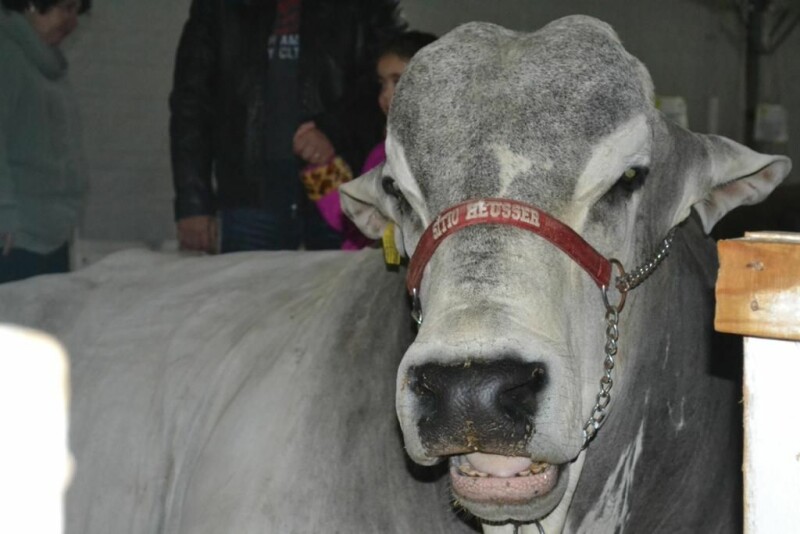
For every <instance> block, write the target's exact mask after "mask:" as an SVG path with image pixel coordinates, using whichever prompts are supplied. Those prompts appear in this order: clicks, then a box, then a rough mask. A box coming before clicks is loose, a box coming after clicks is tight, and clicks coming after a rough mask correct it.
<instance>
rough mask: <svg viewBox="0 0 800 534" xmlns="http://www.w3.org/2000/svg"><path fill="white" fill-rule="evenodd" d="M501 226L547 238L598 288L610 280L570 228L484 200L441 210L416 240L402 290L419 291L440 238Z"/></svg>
mask: <svg viewBox="0 0 800 534" xmlns="http://www.w3.org/2000/svg"><path fill="white" fill-rule="evenodd" d="M476 224H504V225H509V226H516V227H517V228H522V229H523V230H528V231H529V232H533V233H534V234H536V235H539V236H541V237H543V238H545V239H547V240H548V241H549V242H550V243H552V244H553V245H555V246H556V247H558V248H559V249H561V250H562V251H563V252H564V253H566V254H567V256H569V257H570V258H572V260H573V261H575V263H577V264H578V265H580V266H581V267H582V268H583V270H585V271H586V272H587V273H588V274H589V276H590V277H591V278H592V280H594V282H595V284H597V285H598V286H599V287H601V288H602V287H603V286H608V284H609V281H610V280H611V263H610V262H609V260H607V259H606V258H605V257H604V256H603V255H602V254H600V253H599V252H597V251H596V250H595V249H594V248H593V247H592V246H591V245H590V244H589V243H587V242H586V241H584V239H583V238H582V237H581V236H579V235H578V234H577V233H575V231H574V230H572V228H570V227H569V226H567V225H565V224H564V223H562V222H561V221H559V220H558V219H556V218H554V217H552V216H550V215H548V214H547V213H546V212H544V211H542V210H540V209H538V208H536V207H534V206H532V205H530V204H526V203H525V202H520V201H517V200H511V199H503V198H484V199H479V200H469V201H467V202H462V203H461V204H457V205H455V206H453V207H451V208H448V209H446V210H444V211H443V212H442V213H440V214H439V215H438V216H437V217H436V219H435V220H434V221H433V222H432V223H431V225H430V226H428V228H426V229H425V232H424V233H423V234H422V237H421V238H420V240H419V244H418V245H417V249H416V250H415V251H414V255H413V256H412V258H411V261H410V263H409V266H408V275H407V277H406V289H407V290H408V292H409V294H413V291H414V290H415V289H416V290H419V286H420V283H421V282H422V273H423V271H424V270H425V266H426V265H427V264H428V262H429V261H430V259H431V257H432V256H433V253H434V252H435V251H436V249H437V248H438V246H439V244H440V243H441V242H442V241H444V239H445V238H446V237H447V236H449V235H452V234H454V233H456V232H458V231H460V230H463V229H464V228H467V227H468V226H474V225H476Z"/></svg>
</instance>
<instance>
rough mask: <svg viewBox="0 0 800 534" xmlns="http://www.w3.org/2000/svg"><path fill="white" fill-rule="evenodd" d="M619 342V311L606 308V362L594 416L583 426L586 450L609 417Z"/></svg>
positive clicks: (611, 307)
mask: <svg viewBox="0 0 800 534" xmlns="http://www.w3.org/2000/svg"><path fill="white" fill-rule="evenodd" d="M618 340H619V311H618V310H617V308H614V307H613V306H608V307H607V308H606V346H605V354H606V357H605V360H603V376H602V378H600V392H599V393H598V394H597V397H596V400H595V403H594V408H593V409H592V415H591V416H590V417H589V419H588V420H587V421H586V424H585V425H583V446H581V450H584V449H585V448H586V447H588V446H589V443H590V442H591V441H592V440H593V439H594V437H595V436H596V435H597V431H598V430H600V427H602V426H603V423H604V422H605V420H606V417H607V416H608V412H607V411H606V409H607V408H608V404H609V403H610V402H611V387H612V386H613V385H614V381H613V380H612V379H611V371H613V370H614V357H615V356H616V355H617V341H618Z"/></svg>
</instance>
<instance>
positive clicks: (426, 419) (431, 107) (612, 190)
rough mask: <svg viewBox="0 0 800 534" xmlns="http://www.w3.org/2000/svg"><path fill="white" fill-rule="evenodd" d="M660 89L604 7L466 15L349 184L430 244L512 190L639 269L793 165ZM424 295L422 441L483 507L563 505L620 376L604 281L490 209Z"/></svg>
mask: <svg viewBox="0 0 800 534" xmlns="http://www.w3.org/2000/svg"><path fill="white" fill-rule="evenodd" d="M653 102H654V95H653V86H652V82H651V79H650V77H649V74H648V72H647V70H646V69H645V68H644V66H643V65H642V64H641V63H640V62H639V61H638V60H636V59H635V58H634V57H632V56H631V55H629V54H628V53H627V52H626V51H625V50H624V48H623V47H622V45H621V44H620V41H619V39H618V37H617V36H616V35H615V33H614V32H613V30H612V29H611V28H610V27H609V26H607V25H606V24H604V23H602V22H599V21H597V20H594V19H591V18H588V17H579V16H578V17H569V18H566V19H562V20H559V21H556V22H554V23H552V24H550V25H548V26H546V27H545V28H543V29H541V30H540V31H538V32H536V33H532V34H521V33H515V32H511V31H508V30H505V29H502V28H499V27H497V26H493V25H489V24H468V25H465V26H462V27H460V28H458V29H456V30H455V31H453V32H451V33H450V34H448V35H446V36H444V37H443V38H441V39H440V40H439V41H437V42H436V43H434V44H433V45H430V46H429V47H427V48H426V49H424V50H423V51H421V52H420V53H419V54H418V55H417V56H416V57H415V59H414V61H413V62H412V64H411V65H410V67H409V69H408V71H407V72H406V73H405V75H404V77H403V79H402V81H401V83H400V87H399V90H398V92H397V94H396V96H395V100H394V103H393V105H392V109H391V112H390V116H389V128H388V136H387V141H386V146H387V154H388V160H387V162H386V164H385V165H384V166H383V167H382V168H379V169H376V170H374V171H372V172H370V173H369V174H366V175H364V176H362V177H361V178H359V179H358V180H355V181H354V182H352V183H351V184H348V185H347V186H345V187H344V188H343V206H344V209H345V211H346V212H347V213H348V215H349V216H350V217H351V218H352V219H353V220H354V221H356V223H357V224H358V225H359V227H360V228H361V230H362V231H363V232H364V233H365V234H366V235H368V236H371V237H374V238H377V237H380V236H381V235H382V234H383V232H384V229H385V228H386V226H387V225H388V224H389V223H394V225H395V241H396V245H397V247H398V248H399V249H400V250H401V252H404V253H406V254H407V255H409V256H412V255H414V253H415V250H416V249H417V247H418V244H419V241H420V237H421V236H422V235H423V232H424V231H425V230H426V228H428V227H429V226H430V225H431V224H432V223H435V222H436V219H437V215H438V214H440V213H442V212H443V211H445V210H447V209H448V208H450V207H451V206H454V205H456V204H459V203H462V202H465V201H470V200H478V199H486V198H504V199H511V200H515V201H519V202H522V203H525V204H526V205H531V206H535V209H537V210H542V212H543V213H544V212H546V213H549V214H550V215H551V216H552V217H554V218H556V219H558V220H560V221H561V222H562V223H563V224H565V225H567V226H568V227H570V228H572V229H573V230H574V231H575V232H576V233H577V234H579V235H580V236H581V237H582V238H583V239H584V240H585V241H586V242H588V243H590V244H591V245H592V246H593V247H594V248H595V249H596V250H597V251H599V252H600V254H601V255H602V256H605V257H614V258H617V259H619V260H620V261H621V263H622V264H623V265H625V266H628V267H633V266H635V265H638V264H640V263H642V262H643V261H645V260H647V259H649V257H650V255H651V254H652V251H654V250H657V249H658V247H659V243H661V242H662V240H663V239H664V237H665V236H666V235H667V234H668V232H669V231H670V229H672V228H673V227H675V226H676V225H678V224H679V223H681V222H682V221H683V220H684V219H686V218H687V217H688V216H689V214H690V210H691V208H692V207H694V208H695V209H696V210H697V212H698V213H699V216H700V218H701V220H702V222H703V225H704V227H705V229H706V231H708V230H710V229H711V227H712V226H713V225H714V224H715V222H716V221H717V220H718V219H719V218H720V217H722V216H723V215H724V214H725V213H726V212H727V211H729V210H730V209H731V208H733V207H735V206H737V205H740V204H749V203H754V202H758V201H760V200H761V199H762V198H764V197H765V196H766V195H767V194H768V193H769V192H770V191H772V189H773V188H774V187H775V186H776V185H777V184H778V183H779V182H780V181H781V180H782V179H783V177H784V176H785V175H786V174H787V173H788V171H789V168H790V163H789V161H788V160H787V159H786V158H783V157H773V156H766V155H762V154H758V153H756V152H753V151H751V150H749V149H747V148H746V147H743V146H741V145H739V144H736V143H734V142H732V141H730V140H727V139H725V138H722V137H718V136H713V135H697V134H693V133H690V132H688V131H686V130H684V129H682V128H680V127H679V126H677V125H675V124H672V123H670V122H668V121H666V120H665V119H664V118H663V117H662V116H661V114H660V113H659V112H658V111H657V110H656V109H655V108H654V105H653ZM517 215H518V218H523V217H526V218H528V219H530V218H531V215H530V214H528V215H525V214H522V213H521V212H520V213H518V214H517ZM439 224H440V225H442V224H443V225H444V227H446V226H447V224H448V223H447V221H444V222H443V221H441V220H440V221H439ZM444 227H442V228H444ZM439 230H441V228H440V229H439ZM418 292H419V303H420V306H421V310H422V313H423V314H424V322H423V323H422V325H421V327H420V329H419V334H418V337H417V339H416V341H415V342H414V343H413V345H412V346H411V347H410V348H409V350H408V352H407V353H406V355H405V357H404V359H403V362H402V364H401V366H400V369H399V373H398V378H397V413H398V416H399V419H400V423H401V426H402V430H403V434H404V438H405V443H406V448H407V451H408V454H409V455H410V456H411V458H412V459H413V460H415V461H416V462H418V463H421V464H433V463H435V462H438V461H440V460H442V459H443V458H446V457H449V458H450V459H451V460H450V461H451V477H452V482H453V490H454V493H455V495H456V497H457V498H458V499H459V500H460V502H461V503H462V504H463V505H464V506H465V507H466V508H467V509H469V510H470V511H472V512H473V513H474V514H476V515H477V516H479V517H480V518H482V519H484V520H488V521H507V520H516V521H532V520H537V519H540V518H542V517H544V516H548V515H549V516H550V517H558V516H559V515H560V516H561V517H562V518H563V515H564V513H565V510H566V508H567V506H568V505H569V499H568V498H565V495H567V496H568V495H570V493H571V492H570V488H574V485H575V483H576V481H577V479H578V476H579V474H580V470H581V465H582V464H581V460H580V459H581V458H582V455H581V454H580V453H581V450H582V446H583V445H584V438H585V436H584V434H583V433H582V431H581V430H582V429H583V428H584V426H585V423H586V421H587V418H588V417H589V416H590V415H591V414H592V409H593V406H595V403H596V400H597V393H598V388H599V386H598V381H599V379H600V378H601V376H602V373H603V358H602V350H603V347H604V345H605V344H606V342H607V334H606V323H605V321H604V312H605V308H604V305H603V301H602V298H601V294H600V291H598V288H597V285H596V283H595V282H594V281H593V280H592V278H591V277H590V276H588V275H587V273H586V272H585V271H584V270H583V269H581V268H580V267H579V266H578V265H577V264H576V263H575V262H574V261H572V260H571V259H570V258H569V256H568V255H566V254H564V253H563V252H562V251H560V250H559V249H558V248H557V247H556V246H554V245H553V244H552V243H551V242H549V241H548V240H547V239H544V238H542V237H541V236H539V235H536V234H534V233H531V232H528V231H525V230H523V229H520V228H517V227H513V226H506V225H498V224H481V225H475V226H470V227H468V228H464V229H463V230H460V231H459V232H457V233H454V234H452V235H450V236H449V237H447V239H445V240H443V241H442V242H441V245H440V246H439V247H438V248H437V250H436V251H435V253H434V254H433V255H432V257H431V258H430V261H429V262H427V265H426V266H425V269H424V271H423V273H422V279H421V284H420V286H419V288H418ZM623 322H624V315H623ZM620 382H621V384H620V385H619V386H618V387H619V388H623V387H632V385H630V384H627V385H626V384H625V381H624V378H622V377H620ZM576 459H578V460H577V461H576Z"/></svg>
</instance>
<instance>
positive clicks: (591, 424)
mask: <svg viewBox="0 0 800 534" xmlns="http://www.w3.org/2000/svg"><path fill="white" fill-rule="evenodd" d="M674 237H675V228H672V229H670V231H669V232H667V235H666V237H664V239H663V241H661V246H659V248H658V250H656V252H655V253H654V254H653V255H652V256H651V257H650V259H649V260H648V261H646V262H644V263H643V264H641V265H639V266H638V267H636V268H635V269H633V270H631V271H630V272H629V273H626V272H625V270H624V269H623V268H622V264H621V263H619V262H618V261H617V260H611V262H612V264H614V265H616V266H617V268H618V269H619V271H620V272H621V273H622V274H621V275H620V276H618V277H617V281H616V283H615V286H616V288H617V291H619V293H620V299H619V301H618V302H617V304H616V306H615V305H611V304H609V301H608V295H607V292H606V288H605V287H603V302H604V303H605V306H606V346H605V355H606V357H605V360H603V376H602V378H600V392H599V393H598V394H597V396H596V398H595V403H594V408H592V415H591V416H589V419H588V420H587V421H586V424H584V425H583V445H582V446H581V450H584V449H586V447H588V446H589V443H591V442H592V440H593V439H594V437H595V436H596V435H597V431H598V430H600V427H602V426H603V423H605V421H606V417H608V405H609V404H610V403H611V387H612V386H613V385H614V380H613V379H612V378H611V371H613V370H614V363H615V362H614V358H615V357H616V355H617V349H618V341H619V312H621V311H622V307H623V306H624V305H625V295H626V294H627V293H628V291H630V290H631V289H633V288H635V287H636V286H638V285H639V284H641V283H642V282H644V281H645V280H646V279H647V278H648V277H649V276H650V275H651V274H653V271H655V270H656V269H657V268H658V266H659V265H661V262H662V261H664V259H665V258H666V257H667V256H669V250H670V247H671V246H672V240H673V238H674Z"/></svg>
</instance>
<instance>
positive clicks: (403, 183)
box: [384, 129, 431, 226]
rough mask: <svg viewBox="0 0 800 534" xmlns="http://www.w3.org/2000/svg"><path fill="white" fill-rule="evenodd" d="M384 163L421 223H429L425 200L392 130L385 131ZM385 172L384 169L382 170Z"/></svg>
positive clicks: (426, 224) (404, 152)
mask: <svg viewBox="0 0 800 534" xmlns="http://www.w3.org/2000/svg"><path fill="white" fill-rule="evenodd" d="M386 165H387V166H388V167H389V172H390V175H391V177H392V178H394V181H395V182H396V183H397V186H398V187H399V188H400V190H401V191H402V192H403V196H405V197H406V200H407V201H408V203H409V204H411V207H412V208H413V210H414V211H415V212H417V214H418V215H419V217H420V219H421V221H422V224H423V225H424V226H428V225H429V224H430V219H431V218H430V216H429V215H428V210H427V208H426V207H425V202H424V200H423V198H422V191H421V190H420V188H419V185H418V184H417V181H416V180H415V179H414V175H413V174H411V168H410V167H409V166H408V160H407V159H406V151H405V150H404V149H403V146H402V145H401V144H400V142H399V141H398V140H397V139H395V137H394V135H393V134H392V130H391V129H389V130H388V131H387V132H386ZM384 172H385V171H384Z"/></svg>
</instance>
